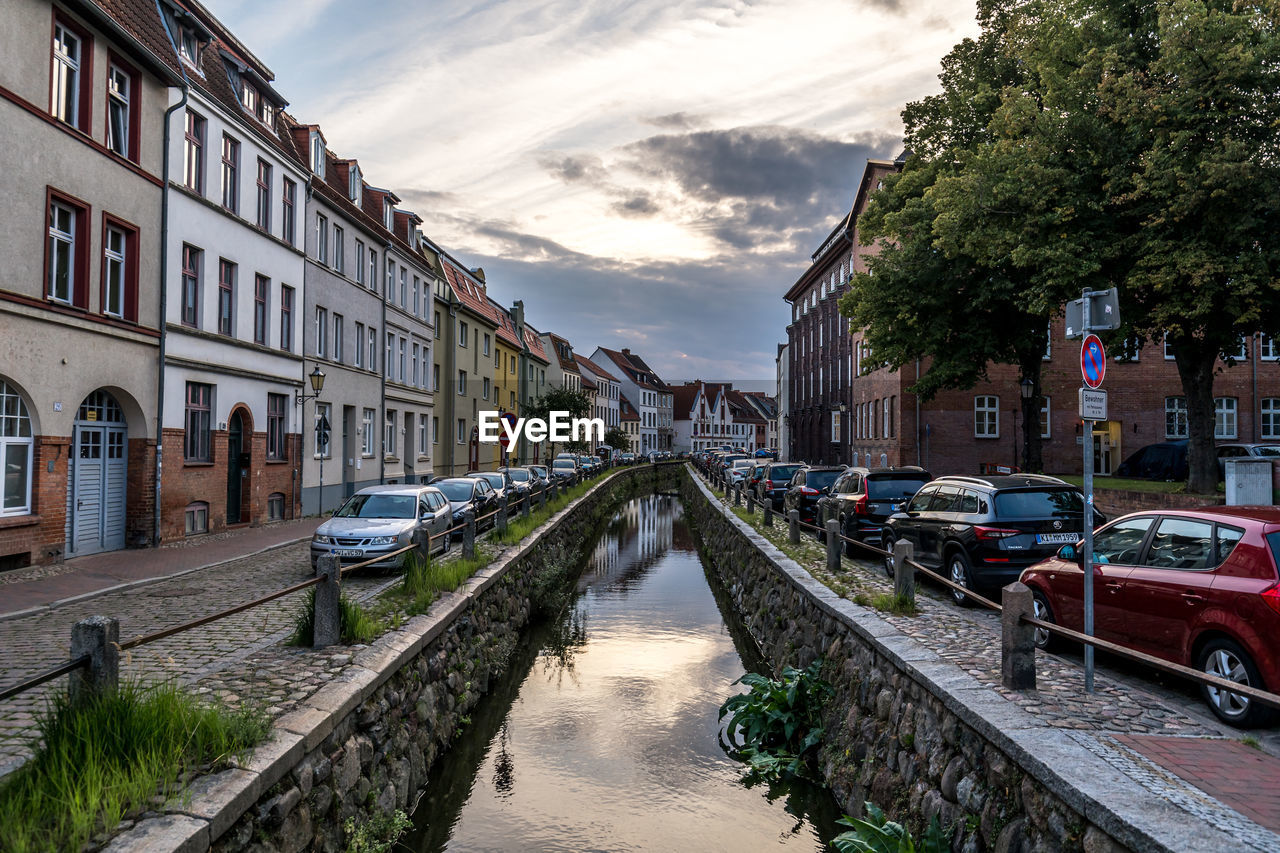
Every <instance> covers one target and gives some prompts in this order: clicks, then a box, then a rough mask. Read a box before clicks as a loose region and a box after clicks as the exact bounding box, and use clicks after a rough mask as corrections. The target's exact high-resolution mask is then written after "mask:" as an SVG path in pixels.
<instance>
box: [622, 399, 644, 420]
mask: <svg viewBox="0 0 1280 853" xmlns="http://www.w3.org/2000/svg"><path fill="white" fill-rule="evenodd" d="M618 416H619V418H620V419H621V420H624V421H638V420H640V413H639V412H637V411H636V407H635V406H633V405H631V401H630V400H628V399H627V395H626V394H619V395H618Z"/></svg>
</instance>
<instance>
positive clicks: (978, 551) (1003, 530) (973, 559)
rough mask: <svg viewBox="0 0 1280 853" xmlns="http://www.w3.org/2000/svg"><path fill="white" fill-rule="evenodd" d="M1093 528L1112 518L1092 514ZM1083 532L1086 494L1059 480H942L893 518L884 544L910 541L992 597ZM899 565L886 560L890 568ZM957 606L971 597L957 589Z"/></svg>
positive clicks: (920, 553)
mask: <svg viewBox="0 0 1280 853" xmlns="http://www.w3.org/2000/svg"><path fill="white" fill-rule="evenodd" d="M1093 516H1094V526H1095V527H1097V526H1098V525H1100V524H1103V523H1104V522H1105V521H1106V518H1105V517H1103V515H1102V514H1101V513H1100V512H1098V510H1097V509H1095V510H1094V511H1093ZM1083 533H1084V496H1083V494H1082V493H1081V492H1080V490H1079V489H1077V488H1076V487H1075V486H1072V485H1070V484H1069V483H1065V482H1063V481H1062V480H1059V479H1058V478H1057V477H1045V476H1043V475H1040V474H1010V475H1004V476H989V477H940V478H939V479H937V480H934V481H933V482H931V483H928V484H927V485H925V486H923V487H922V488H921V489H920V491H918V492H916V494H915V497H913V498H911V500H910V501H909V502H908V503H907V506H906V509H905V511H903V512H898V513H894V514H893V515H891V516H889V518H888V520H887V521H886V522H885V525H884V534H883V539H882V540H881V547H883V548H885V549H886V550H889V551H892V550H893V543H894V542H895V541H897V540H903V541H906V542H910V543H911V544H912V546H914V549H915V559H916V560H917V561H918V562H919V563H920V564H921V565H923V566H925V567H926V568H929V569H933V570H935V571H938V572H939V573H940V574H943V575H945V576H947V577H948V578H949V579H950V580H951V581H952V582H953V583H956V584H959V585H960V586H962V587H964V588H966V589H971V590H973V591H974V592H977V593H980V594H990V593H991V592H992V591H993V590H996V589H999V588H1000V587H1002V586H1004V585H1005V584H1008V583H1011V582H1012V581H1014V580H1017V578H1018V575H1019V574H1021V573H1022V570H1023V569H1025V568H1026V567H1027V566H1030V565H1031V564H1033V563H1035V562H1038V561H1039V560H1043V559H1044V558H1045V557H1048V556H1051V555H1052V554H1054V553H1055V552H1056V551H1057V550H1058V549H1059V548H1061V547H1062V546H1063V545H1064V544H1066V543H1072V542H1076V541H1078V540H1079V539H1080V537H1081V536H1082V535H1083ZM892 567H893V563H892V560H891V559H890V558H887V557H886V558H885V571H886V572H888V573H889V574H890V575H892ZM951 596H952V598H953V599H954V600H955V602H956V603H957V604H961V605H967V604H970V603H971V601H970V599H969V597H968V596H967V595H965V594H964V593H962V592H957V591H955V590H951Z"/></svg>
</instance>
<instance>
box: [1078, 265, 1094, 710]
mask: <svg viewBox="0 0 1280 853" xmlns="http://www.w3.org/2000/svg"><path fill="white" fill-rule="evenodd" d="M1083 296H1084V305H1083V307H1082V310H1083V316H1082V318H1081V319H1082V320H1083V321H1084V323H1083V325H1084V334H1085V335H1086V336H1087V335H1088V334H1089V332H1090V331H1091V328H1090V324H1091V322H1092V319H1093V318H1091V317H1090V316H1089V290H1088V289H1087V288H1086V289H1085V291H1084V294H1083ZM1080 423H1081V430H1080V431H1081V432H1082V433H1084V435H1083V438H1084V544H1083V547H1084V555H1083V558H1082V560H1081V562H1080V568H1081V570H1082V571H1083V573H1084V633H1085V635H1086V636H1089V637H1092V636H1093V421H1086V420H1083V419H1081V421H1080ZM1084 691H1085V692H1086V693H1092V692H1093V646H1092V645H1091V644H1088V643H1086V644H1085V647H1084Z"/></svg>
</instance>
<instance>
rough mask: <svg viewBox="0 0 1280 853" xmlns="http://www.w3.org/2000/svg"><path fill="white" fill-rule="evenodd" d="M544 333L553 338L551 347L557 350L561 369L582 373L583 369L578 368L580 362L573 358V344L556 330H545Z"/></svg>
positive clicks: (566, 371)
mask: <svg viewBox="0 0 1280 853" xmlns="http://www.w3.org/2000/svg"><path fill="white" fill-rule="evenodd" d="M543 334H545V335H546V336H547V337H548V338H550V340H551V349H552V350H553V351H554V352H555V356H556V361H558V362H560V369H561V370H563V371H564V372H565V373H578V374H581V371H579V370H578V363H577V362H576V361H574V360H573V344H571V343H569V342H568V341H567V340H565V339H564V338H562V337H560V336H559V335H557V334H556V333H555V332H544V333H543ZM562 345H563V346H562ZM566 352H567V353H568V356H567V357H566V356H565V353H566Z"/></svg>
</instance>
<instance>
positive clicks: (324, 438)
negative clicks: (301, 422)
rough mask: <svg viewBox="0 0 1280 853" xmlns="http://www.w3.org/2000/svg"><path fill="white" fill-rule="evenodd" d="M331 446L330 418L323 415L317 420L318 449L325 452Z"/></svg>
mask: <svg viewBox="0 0 1280 853" xmlns="http://www.w3.org/2000/svg"><path fill="white" fill-rule="evenodd" d="M328 447H329V419H328V418H327V417H326V416H324V415H321V416H320V419H319V420H318V421H316V449H317V450H318V451H320V452H321V453H323V452H324V451H325V450H327V449H328Z"/></svg>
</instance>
